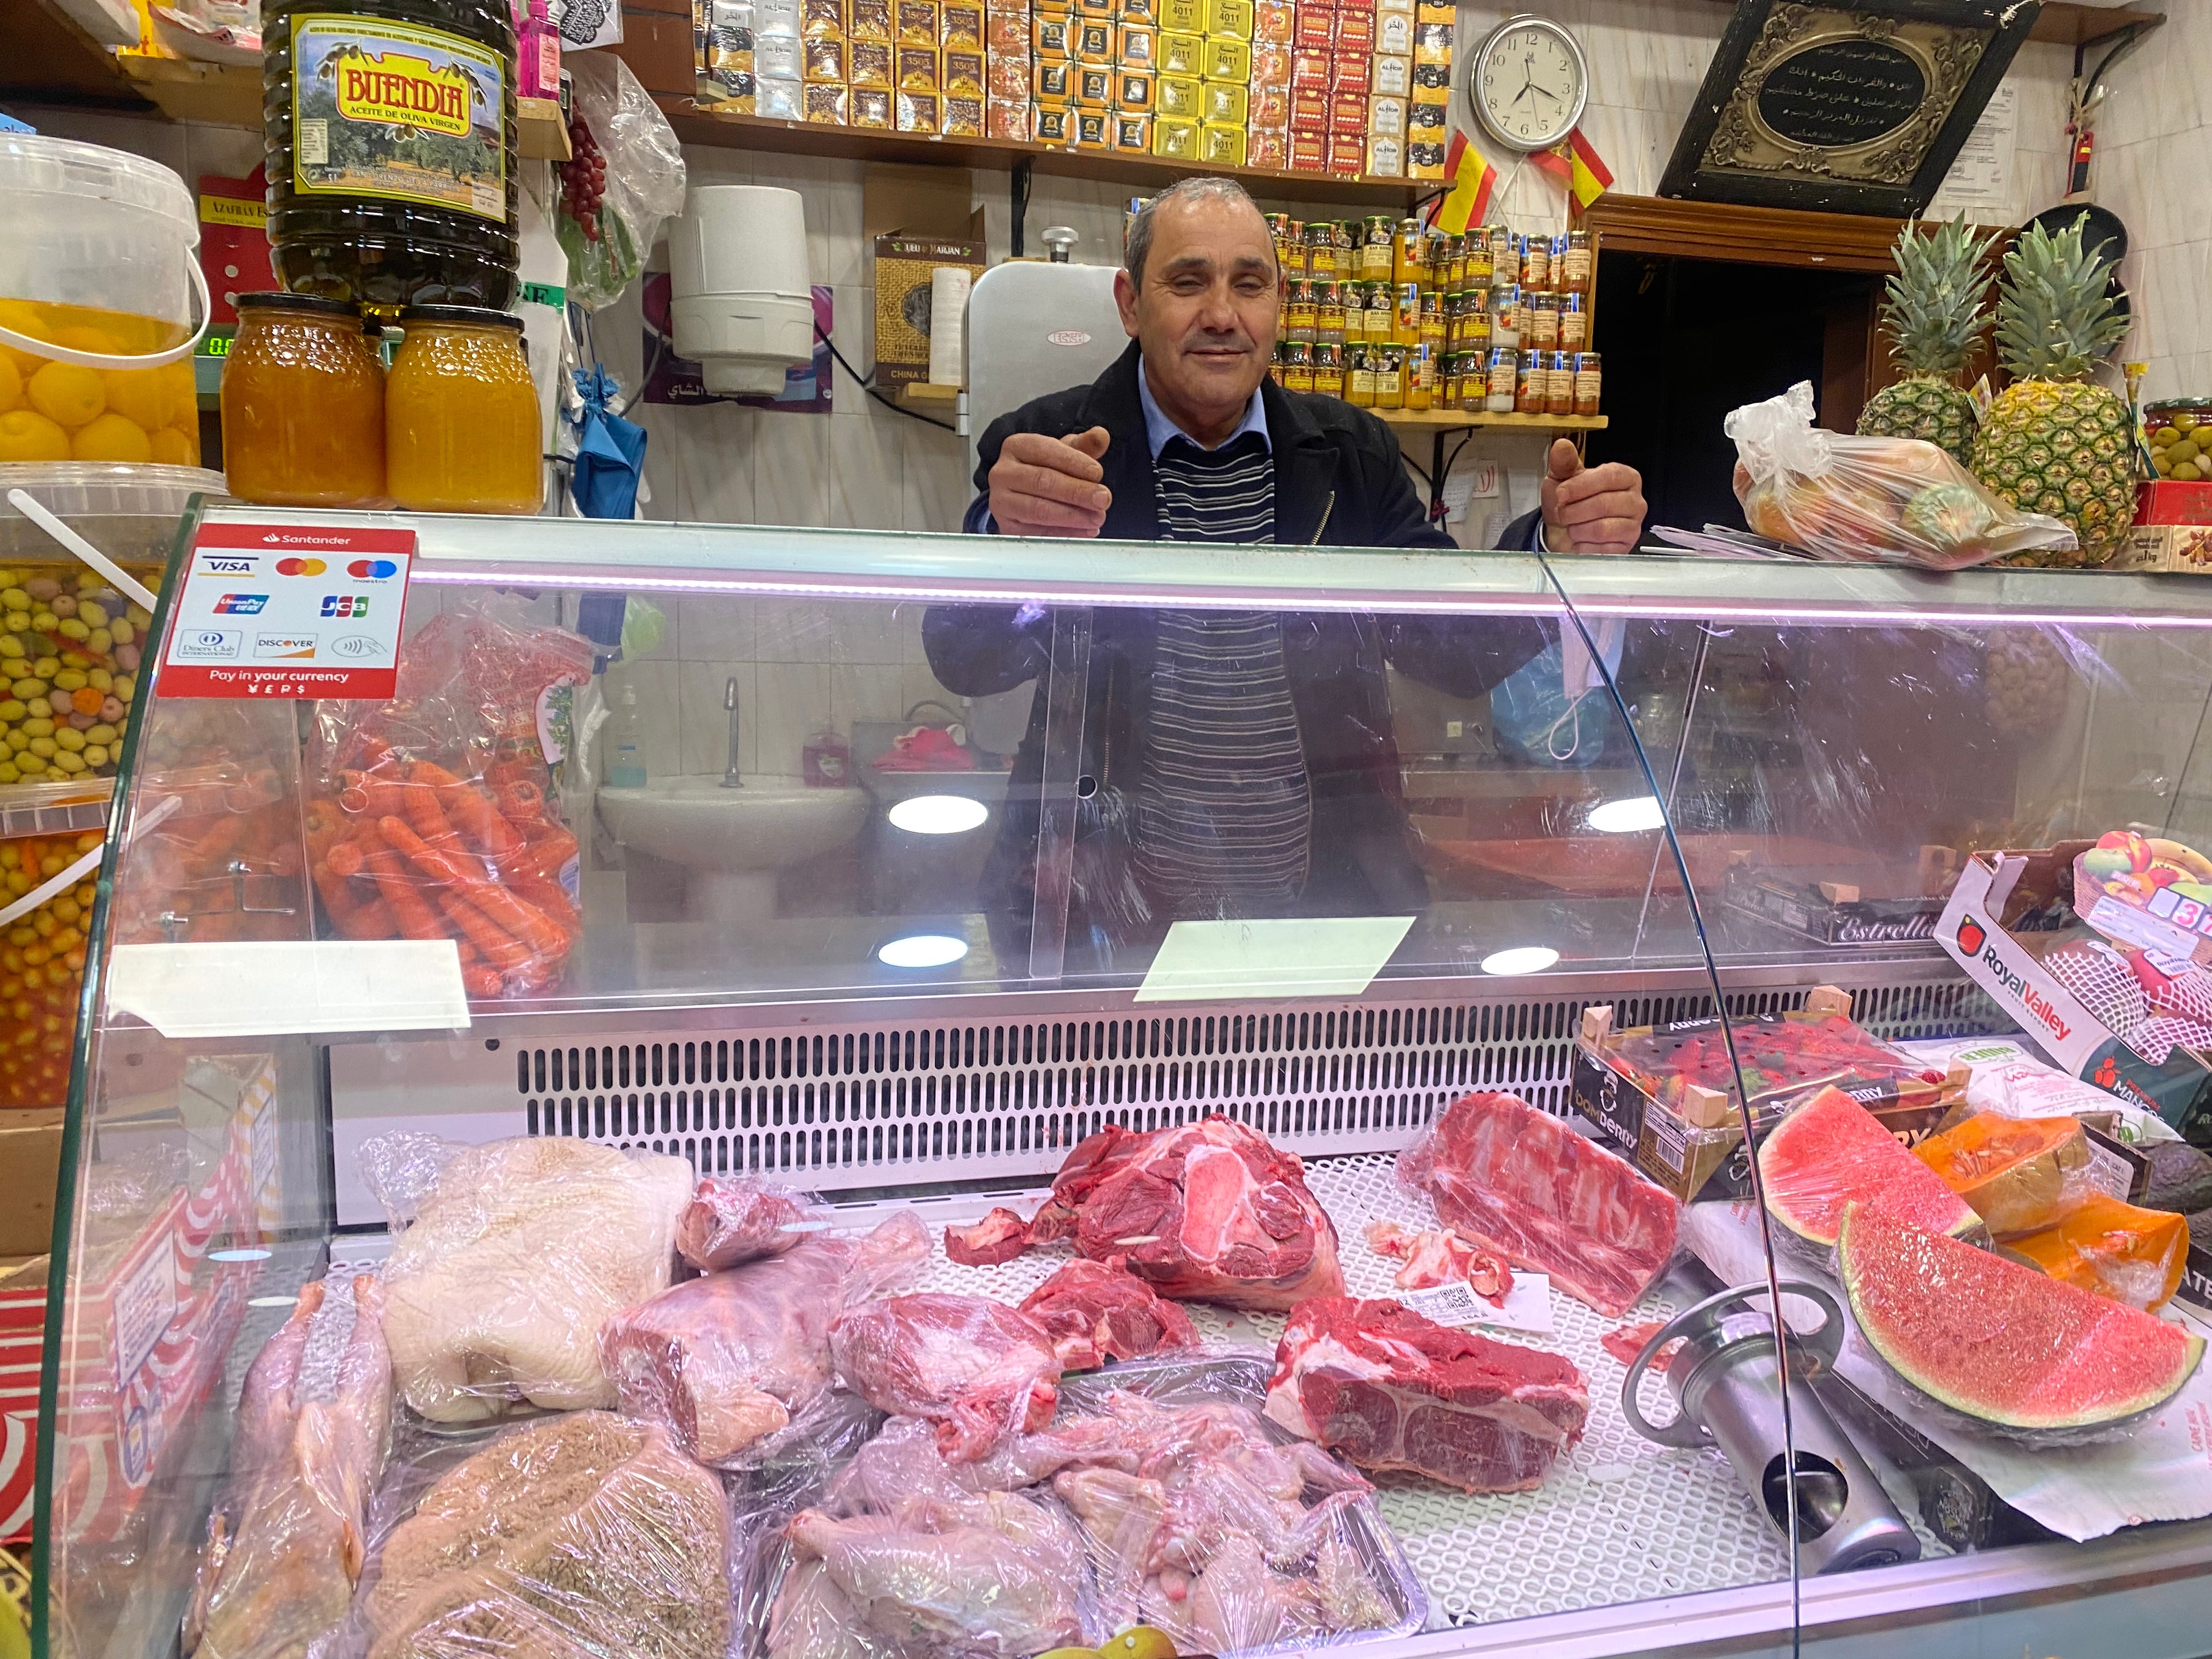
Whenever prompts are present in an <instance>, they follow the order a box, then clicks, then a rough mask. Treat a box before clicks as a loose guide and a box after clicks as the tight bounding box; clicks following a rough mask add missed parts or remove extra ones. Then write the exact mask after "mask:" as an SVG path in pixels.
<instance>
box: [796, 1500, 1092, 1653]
mask: <svg viewBox="0 0 2212 1659" xmlns="http://www.w3.org/2000/svg"><path fill="white" fill-rule="evenodd" d="M787 1535H788V1537H789V1538H790V1541H791V1546H792V1549H793V1553H794V1555H795V1557H796V1559H797V1566H798V1567H799V1568H802V1569H803V1568H804V1566H805V1564H806V1562H807V1561H808V1560H809V1559H815V1560H818V1561H820V1562H821V1564H822V1566H823V1571H825V1572H826V1573H827V1574H828V1576H829V1579H830V1580H831V1581H832V1583H835V1584H836V1588H837V1589H840V1590H842V1591H843V1592H844V1594H845V1595H846V1596H847V1597H848V1598H849V1600H850V1601H851V1603H852V1605H853V1607H854V1608H855V1609H856V1610H858V1612H859V1613H860V1616H861V1618H862V1619H863V1620H866V1624H867V1625H868V1626H870V1627H871V1628H872V1630H873V1631H874V1632H877V1633H878V1634H880V1635H882V1636H884V1637H887V1638H890V1640H891V1641H892V1642H893V1643H895V1644H897V1645H899V1646H901V1647H902V1648H907V1649H909V1650H915V1649H918V1650H924V1651H927V1652H928V1653H931V1654H936V1655H944V1656H948V1659H1026V1656H1029V1655H1030V1654H1035V1653H1042V1652H1043V1651H1044V1650H1047V1649H1048V1648H1058V1647H1073V1646H1076V1645H1078V1644H1080V1643H1081V1642H1082V1639H1083V1625H1082V1620H1081V1619H1080V1617H1079V1613H1078V1611H1077V1607H1076V1601H1075V1587H1076V1585H1077V1583H1079V1582H1080V1580H1081V1578H1082V1576H1083V1549H1082V1544H1081V1541H1079V1539H1078V1538H1077V1536H1076V1535H1075V1533H1074V1531H1073V1529H1072V1528H1070V1527H1069V1526H1068V1524H1067V1522H1066V1521H1065V1520H1063V1519H1062V1518H1061V1517H1060V1516H1057V1515H1055V1514H1054V1513H1053V1511H1052V1510H1049V1509H1048V1508H1047V1507H1046V1506H1045V1505H1043V1504H1039V1503H1036V1502H1035V1501H1033V1500H1032V1499H1030V1498H1024V1497H1022V1496H1021V1495H1020V1494H1018V1493H1016V1492H985V1493H981V1494H979V1495H977V1496H975V1497H973V1498H965V1499H959V1500H946V1499H942V1498H918V1499H915V1500H914V1501H912V1502H910V1503H908V1504H904V1505H902V1507H901V1510H900V1511H899V1512H898V1513H897V1514H896V1515H869V1516H856V1517H854V1518H852V1519H848V1520H839V1519H836V1518H835V1517H833V1516H828V1515H824V1514H823V1513H822V1512H821V1511H820V1510H805V1511H804V1512H802V1513H801V1514H799V1515H798V1516H795V1517H793V1521H792V1522H791V1525H790V1527H789V1528H788V1531H787ZM771 1651H772V1652H773V1653H775V1655H776V1659H791V1655H789V1654H787V1653H786V1652H785V1651H784V1650H781V1649H776V1648H774V1647H771Z"/></svg>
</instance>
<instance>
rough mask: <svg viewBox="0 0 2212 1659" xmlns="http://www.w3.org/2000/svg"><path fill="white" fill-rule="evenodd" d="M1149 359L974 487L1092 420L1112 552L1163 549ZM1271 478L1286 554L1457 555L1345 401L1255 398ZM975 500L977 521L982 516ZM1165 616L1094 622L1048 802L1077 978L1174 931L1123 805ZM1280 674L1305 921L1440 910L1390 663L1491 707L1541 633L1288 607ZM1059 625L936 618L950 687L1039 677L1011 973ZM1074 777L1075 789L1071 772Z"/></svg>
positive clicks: (1095, 392) (989, 435)
mask: <svg viewBox="0 0 2212 1659" xmlns="http://www.w3.org/2000/svg"><path fill="white" fill-rule="evenodd" d="M1139 372H1140V371H1139V367H1138V352H1137V347H1136V345H1135V343H1133V342H1132V343H1131V344H1130V347H1129V349H1128V350H1127V351H1126V352H1124V353H1123V354H1122V356H1121V358H1120V359H1119V360H1117V361H1116V362H1115V364H1114V365H1113V367H1112V368H1109V369H1108V370H1107V371H1106V373H1105V374H1102V375H1101V376H1099V378H1098V379H1097V380H1096V381H1094V382H1093V383H1092V384H1091V385H1090V386H1077V387H1073V388H1071V389H1070V390H1068V391H1066V392H1054V393H1053V394H1051V395H1050V396H1048V397H1044V398H1036V399H1034V400H1033V401H1031V402H1030V403H1028V404H1024V405H1023V406H1022V407H1021V408H1020V409H1018V410H1015V411H1014V412H1013V413H1012V414H1011V415H1006V416H1001V417H1000V419H998V420H996V421H994V422H992V423H991V427H990V429H989V430H988V431H987V432H986V433H985V434H984V435H983V441H982V444H981V447H980V454H979V458H978V461H977V465H976V470H975V487H976V489H977V490H978V491H979V492H981V494H982V495H983V496H984V497H985V498H987V495H988V491H989V488H990V485H989V477H990V471H991V468H992V467H993V466H994V465H996V464H997V461H998V459H999V451H1000V447H1001V446H1003V445H1004V444H1005V442H1006V440H1007V438H1009V437H1010V436H1012V435H1013V434H1015V433H1017V432H1042V433H1045V434H1047V435H1049V436H1052V437H1055V438H1060V437H1066V436H1067V435H1069V434H1071V433H1076V432H1081V431H1085V430H1086V429H1088V428H1091V427H1094V426H1102V427H1104V428H1106V430H1107V431H1108V432H1109V434H1110V435H1112V441H1111V443H1109V445H1108V446H1107V450H1106V453H1105V455H1104V457H1103V459H1101V461H1100V465H1101V467H1102V468H1103V471H1104V473H1105V478H1104V483H1105V484H1106V487H1107V488H1108V489H1109V490H1111V491H1112V492H1113V497H1114V500H1113V505H1112V506H1111V507H1109V509H1108V510H1107V514H1106V522H1105V524H1104V526H1103V527H1102V528H1101V529H1100V531H1099V532H1098V533H1099V536H1100V538H1102V539H1105V540H1111V541H1153V540H1158V539H1159V538H1160V523H1159V513H1158V505H1157V501H1156V497H1155V493H1154V483H1153V477H1152V448H1151V445H1150V444H1149V443H1148V442H1147V441H1146V432H1145V418H1144V411H1143V408H1142V406H1141V405H1140V404H1139V401H1138V398H1137V375H1138V374H1139ZM1260 391H1261V406H1262V408H1263V409H1264V410H1265V412H1266V416H1267V439H1268V443H1269V446H1270V447H1271V448H1272V450H1273V456H1274V465H1275V540H1276V541H1277V542H1278V543H1279V544H1298V545H1321V546H1327V547H1395V548H1433V549H1436V550H1439V551H1443V550H1455V548H1454V544H1453V543H1452V541H1451V538H1449V537H1448V536H1446V535H1445V534H1444V533H1443V531H1442V530H1440V529H1438V528H1437V527H1435V526H1432V525H1431V523H1430V522H1429V520H1428V515H1427V513H1425V511H1424V509H1423V507H1422V505H1421V502H1420V500H1419V497H1418V496H1417V495H1415V494H1414V493H1413V486H1412V484H1411V483H1409V482H1408V480H1407V477H1406V473H1405V469H1404V467H1403V466H1402V465H1401V463H1400V460H1399V456H1398V446H1397V441H1396V440H1395V439H1394V438H1393V437H1392V436H1391V435H1390V431H1389V428H1388V427H1386V426H1384V425H1383V422H1380V421H1378V420H1376V418H1375V417H1374V416H1372V415H1370V414H1367V413H1365V412H1364V411H1363V410H1357V409H1354V408H1352V406H1351V405H1350V404H1346V403H1342V402H1340V401H1339V400H1338V399H1336V398H1324V397H1317V396H1311V395H1309V394H1306V393H1304V392H1285V391H1283V390H1282V389H1281V388H1280V387H1279V386H1276V385H1274V383H1273V382H1272V381H1268V382H1265V383H1263V384H1262V385H1261V389H1260ZM982 505H983V502H982V501H979V502H978V504H977V507H976V508H971V509H970V513H969V517H970V520H971V523H974V522H977V521H980V520H981V510H980V509H981V507H982ZM1536 519H1537V515H1536V514H1534V513H1528V514H1527V515H1525V516H1523V517H1522V518H1521V519H1517V520H1515V521H1514V523H1513V524H1512V525H1511V526H1510V527H1509V528H1508V530H1507V532H1506V544H1507V546H1508V547H1510V548H1516V549H1519V548H1525V547H1528V546H1530V545H1531V544H1532V538H1533V537H1534V527H1535V523H1536ZM1154 617H1155V613H1154V612H1153V611H1151V610H1148V609H1143V608H1137V607H1128V608H1123V607H1107V606H1100V607H1097V609H1096V610H1094V611H1092V612H1091V659H1090V669H1089V678H1088V684H1087V686H1086V690H1085V696H1084V698H1083V719H1082V732H1081V735H1080V738H1079V742H1077V743H1075V744H1072V745H1070V747H1069V749H1068V750H1067V751H1066V752H1067V753H1069V754H1070V755H1071V756H1073V757H1075V758H1074V761H1073V765H1072V767H1071V766H1067V765H1062V766H1059V767H1055V769H1054V788H1053V791H1052V793H1053V795H1054V797H1055V798H1056V799H1059V800H1060V802H1061V803H1062V805H1063V806H1064V805H1065V803H1066V799H1067V795H1068V793H1069V792H1070V791H1072V792H1073V796H1074V801H1073V806H1074V836H1075V847H1074V873H1073V883H1072V890H1071V893H1070V896H1069V914H1068V923H1067V966H1068V969H1069V970H1070V971H1076V970H1078V969H1082V968H1091V969H1099V970H1105V969H1110V968H1111V966H1112V962H1113V956H1114V952H1115V948H1116V947H1117V946H1121V945H1131V944H1149V943H1152V942H1154V941H1156V940H1157V939H1158V937H1159V935H1160V933H1162V932H1163V931H1164V927H1165V923H1164V921H1162V920H1161V919H1159V918H1157V917H1155V916H1154V915H1152V914H1151V908H1150V906H1149V905H1148V903H1147V902H1146V899H1145V896H1144V895H1143V893H1142V891H1141V890H1140V889H1139V886H1138V884H1136V882H1135V880H1134V878H1133V874H1132V871H1131V860H1130V858H1129V849H1128V841H1127V822H1128V811H1129V803H1130V802H1131V800H1132V799H1133V797H1134V793H1135V783H1136V778H1135V769H1136V768H1137V766H1138V765H1139V761H1140V757H1141V755H1142V752H1143V750H1142V734H1143V733H1144V732H1145V731H1146V727H1147V724H1148V718H1149V713H1150V708H1149V705H1150V700H1151V689H1152V665H1153V657H1154V653H1155V651H1156V648H1157V646H1158V631H1157V628H1156V625H1155V620H1154ZM1281 623H1282V630H1283V650H1284V658H1285V669H1286V671H1287V673H1288V678H1289V681H1290V688H1291V702H1292V704H1293V706H1294V708H1296V711H1297V720H1298V727H1299V736H1300V742H1301V745H1302V747H1303V749H1304V754H1305V762H1306V769H1307V773H1308V775H1309V777H1310V780H1311V786H1312V799H1313V825H1312V839H1311V842H1310V855H1309V860H1308V863H1309V868H1310V872H1311V874H1310V877H1309V878H1308V882H1307V886H1306V891H1305V895H1304V900H1303V902H1301V904H1300V905H1299V907H1298V908H1299V911H1300V912H1301V913H1302V914H1305V915H1407V914H1409V913H1413V912H1417V911H1419V909H1421V908H1423V907H1425V905H1426V903H1427V902H1428V884H1427V882H1426V880H1425V878H1424V877H1423V875H1422V873H1421V869H1420V866H1419V862H1418V861H1417V860H1416V859H1415V856H1414V853H1413V841H1412V837H1413V829H1412V826H1411V825H1410V824H1409V823H1407V817H1406V811H1405V805H1404V799H1403V796H1402V793H1401V789H1400V784H1399V763H1398V750H1397V744H1396V741H1395V737H1394V736H1393V733H1392V729H1391V715H1390V699H1389V684H1388V681H1387V680H1386V678H1385V676H1384V668H1385V665H1388V666H1389V667H1392V668H1395V669H1396V670H1397V671H1399V672H1401V673H1402V674H1406V675H1407V676H1409V677H1411V678H1414V679H1417V680H1419V681H1421V682H1423V683H1424V684H1429V685H1432V686H1434V687H1436V688H1437V689H1438V690H1443V691H1445V692H1448V693H1449V694H1451V695H1453V696H1462V697H1477V696H1482V695H1483V694H1485V693H1486V692H1487V691H1488V690H1490V688H1491V687H1492V686H1493V685H1495V684H1498V682H1499V681H1500V680H1502V679H1504V678H1505V677H1506V676H1507V675H1509V674H1510V673H1511V672H1512V671H1514V670H1515V669H1516V668H1518V667H1520V666H1521V665H1522V664H1523V663H1525V662H1527V661H1528V659H1530V658H1531V657H1534V655H1535V654H1536V653H1538V652H1539V651H1541V650H1542V649H1543V648H1544V646H1545V644H1546V643H1547V640H1548V639H1549V637H1550V635H1549V633H1548V631H1547V629H1545V628H1544V627H1543V625H1542V624H1541V623H1535V622H1532V621H1527V620H1522V619H1517V618H1509V617H1428V616H1410V617H1377V616H1370V615H1365V614H1350V613H1344V612H1310V611H1289V612H1285V613H1284V614H1283V615H1282V617H1281ZM1052 636H1053V611H1052V609H1051V608H1050V607H1049V606H1048V605H1047V606H1036V605H1030V606H1019V607H1016V606H1008V605H938V606H933V607H931V609H930V610H929V611H927V614H926V615H925V617H924V618H923V622H922V640H923V644H924V647H925V648H926V650H927V653H928V657H929V664H930V668H931V670H932V671H933V673H934V674H935V675H936V677H937V679H938V682H939V684H942V685H943V686H945V689H946V690H950V691H952V692H955V693H957V695H959V696H988V695H990V694H992V693H994V692H999V691H1006V690H1012V688H1014V687H1015V686H1018V685H1020V684H1023V683H1024V682H1025V681H1029V680H1032V679H1034V680H1036V681H1037V682H1038V683H1039V687H1040V690H1039V695H1038V696H1037V698H1036V702H1035V703H1034V705H1033V706H1032V708H1031V710H1030V727H1029V732H1028V734H1027V735H1026V736H1025V737H1024V739H1023V741H1022V745H1021V749H1020V750H1019V752H1018V754H1017V756H1016V757H1015V760H1014V767H1013V773H1012V777H1011V778H1010V779H1009V781H1008V788H1007V793H1006V814H1005V818H1004V822H1003V823H1002V825H1001V828H1000V835H999V839H998V842H997V843H996V845H995V847H994V849H993V852H992V854H991V856H990V859H989V860H988V862H987V866H986V868H985V872H984V878H983V887H984V890H983V894H982V901H983V903H984V907H985V909H986V912H987V915H988V917H989V920H990V922H991V927H992V933H993V937H994V945H995V946H996V948H997V950H998V951H999V955H1000V962H1001V963H1005V964H1006V967H1007V969H1008V970H1009V971H1010V972H1011V973H1012V974H1015V975H1019V974H1021V973H1022V972H1024V969H1025V966H1026V964H1027V963H1028V960H1029V947H1030V939H1031V926H1032V919H1033V915H1034V911H1035V906H1036V879H1037V868H1036V866H1037V836H1038V827H1039V822H1040V813H1039V801H1040V799H1041V797H1042V794H1043V793H1044V790H1043V785H1044V759H1045V745H1046V720H1047V708H1048V702H1049V699H1048V696H1046V695H1045V691H1046V689H1047V686H1048V680H1049V671H1050V667H1051V647H1052ZM1067 770H1072V771H1073V774H1074V775H1073V777H1063V776H1061V775H1060V773H1061V772H1063V771H1067Z"/></svg>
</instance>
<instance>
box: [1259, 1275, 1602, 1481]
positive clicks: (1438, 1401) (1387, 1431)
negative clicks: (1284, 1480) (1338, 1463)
mask: <svg viewBox="0 0 2212 1659" xmlns="http://www.w3.org/2000/svg"><path fill="white" fill-rule="evenodd" d="M1267 1415H1268V1416H1269V1417H1271V1418H1273V1419H1274V1420H1275V1421H1276V1422H1278V1423H1279V1424H1281V1425H1283V1426H1284V1427H1285V1428H1286V1429H1288V1430H1290V1431H1291V1432H1292V1433H1294V1434H1297V1435H1300V1436H1303V1437H1304V1438H1306V1439H1308V1440H1313V1441H1317V1442H1319V1443H1321V1444H1322V1445H1324V1446H1327V1447H1328V1448H1329V1449H1331V1450H1333V1451H1335V1452H1339V1453H1340V1454H1341V1455H1344V1456H1345V1457H1347V1458H1349V1459H1350V1460H1351V1461H1352V1462H1353V1463H1355V1464H1357V1465H1358V1467H1359V1468H1363V1469H1411V1470H1413V1472H1414V1473H1416V1474H1425V1475H1429V1476H1431V1477H1433V1478H1434V1479H1436V1480H1441V1481H1443V1482H1444V1483H1445V1484H1446V1485H1448V1486H1457V1487H1459V1488H1460V1489H1461V1490H1462V1491H1464V1492H1528V1491H1531V1490H1533V1489H1534V1488H1535V1487H1536V1486H1540V1485H1541V1484H1542V1482H1543V1479H1544V1477H1545V1475H1546V1474H1548V1473H1549V1472H1550V1470H1551V1468H1552V1465H1553V1462H1555V1461H1557V1459H1558V1457H1559V1454H1560V1453H1561V1452H1563V1451H1565V1449H1567V1448H1568V1447H1570V1446H1572V1445H1573V1444H1574V1443H1576V1442H1577V1441H1578V1440H1580V1439H1581V1438H1582V1437H1583V1419H1585V1418H1587V1417H1588V1416H1589V1393H1588V1391H1587V1390H1586V1389H1584V1388H1583V1377H1582V1373H1581V1372H1580V1371H1578V1370H1576V1369H1575V1367H1574V1365H1573V1364H1572V1363H1571V1362H1570V1361H1568V1360H1565V1359H1563V1358H1560V1357H1559V1355H1557V1354H1554V1353H1546V1352H1543V1351H1542V1350H1541V1349H1538V1348H1523V1347H1518V1346H1513V1345H1511V1344H1509V1343H1504V1342H1493V1341H1492V1340H1490V1339H1489V1338H1488V1337H1486V1336H1477V1335H1476V1334H1474V1332H1472V1331H1462V1330H1454V1329H1452V1328H1449V1327H1448V1326H1443V1325H1439V1324H1437V1323H1436V1322H1434V1321H1433V1320H1430V1319H1425V1318H1423V1317H1422V1316H1420V1315H1419V1314H1417V1313H1415V1312H1414V1311H1413V1310H1412V1309H1410V1308H1407V1307H1403V1306H1401V1305H1400V1304H1397V1303H1395V1302H1361V1301H1357V1300H1355V1299H1353V1298H1352V1297H1342V1296H1328V1297H1315V1298H1314V1299H1313V1300H1312V1301H1310V1302H1302V1303H1300V1304H1298V1305H1297V1307H1296V1308H1294V1309H1293V1310H1291V1317H1290V1322H1289V1323H1288V1324H1286V1325H1285V1327H1284V1328H1283V1339H1282V1340H1281V1341H1280V1342H1279V1344H1277V1345H1276V1348H1275V1374H1274V1376H1272V1377H1271V1378H1269V1379H1268V1383H1267Z"/></svg>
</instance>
